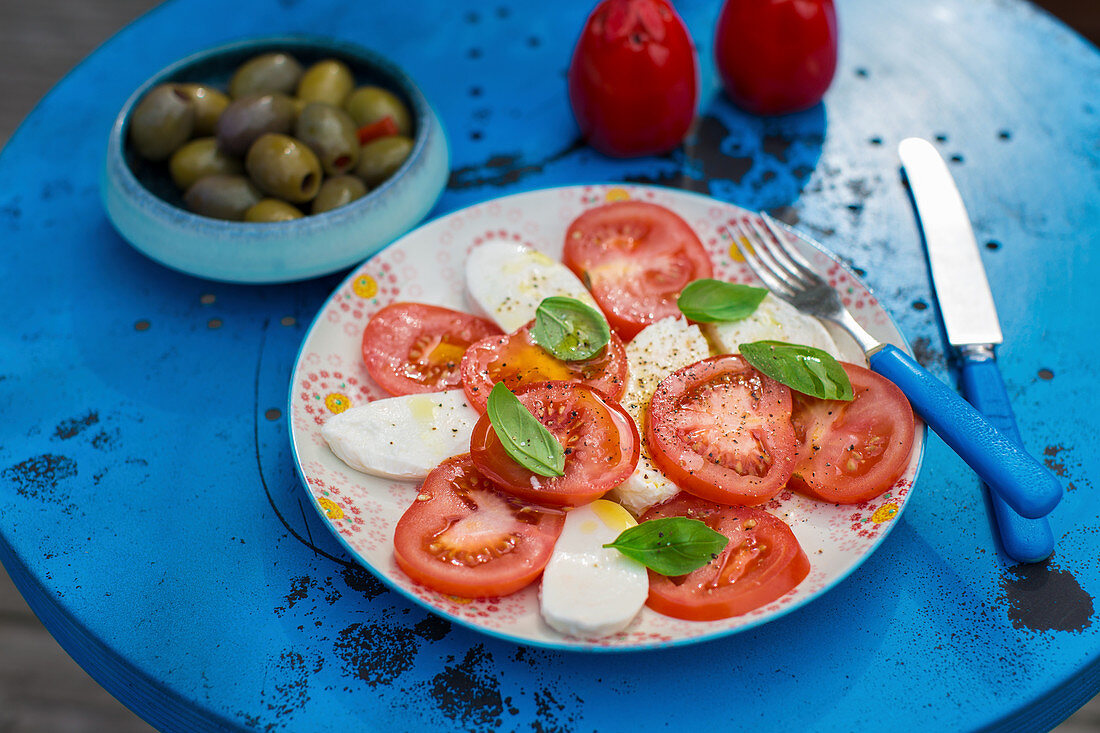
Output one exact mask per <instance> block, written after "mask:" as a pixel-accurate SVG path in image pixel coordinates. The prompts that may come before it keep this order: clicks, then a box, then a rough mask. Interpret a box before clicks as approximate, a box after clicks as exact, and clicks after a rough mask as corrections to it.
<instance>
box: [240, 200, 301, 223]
mask: <svg viewBox="0 0 1100 733" xmlns="http://www.w3.org/2000/svg"><path fill="white" fill-rule="evenodd" d="M301 218H302V212H301V211H298V209H297V207H294V206H291V205H290V204H288V203H287V202H286V201H280V200H279V199H264V200H263V201H260V202H258V203H255V204H253V205H252V206H251V207H249V209H248V211H246V212H244V220H245V221H253V222H275V221H290V220H291V219H301Z"/></svg>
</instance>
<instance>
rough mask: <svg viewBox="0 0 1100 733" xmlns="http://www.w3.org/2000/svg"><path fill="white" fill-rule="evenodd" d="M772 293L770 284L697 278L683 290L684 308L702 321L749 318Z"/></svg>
mask: <svg viewBox="0 0 1100 733" xmlns="http://www.w3.org/2000/svg"><path fill="white" fill-rule="evenodd" d="M767 294H768V290H767V288H755V287H753V286H752V285H739V284H737V283H727V282H722V281H721V280H711V279H704V280H695V281H693V282H690V283H688V285H687V287H686V288H684V289H683V291H681V292H680V297H679V298H677V300H676V305H678V306H680V312H681V313H683V314H684V315H685V316H687V317H688V318H690V319H691V320H693V321H696V322H698V323H713V322H715V321H740V320H741V319H742V318H748V317H749V316H751V315H752V314H753V312H754V311H755V310H756V307H757V306H758V305H760V301H762V300H764V296H766V295H767Z"/></svg>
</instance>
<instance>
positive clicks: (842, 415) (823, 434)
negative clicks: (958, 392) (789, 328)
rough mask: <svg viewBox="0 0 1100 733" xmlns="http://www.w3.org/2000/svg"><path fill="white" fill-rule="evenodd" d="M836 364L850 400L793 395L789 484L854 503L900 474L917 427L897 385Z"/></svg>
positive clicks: (876, 493)
mask: <svg viewBox="0 0 1100 733" xmlns="http://www.w3.org/2000/svg"><path fill="white" fill-rule="evenodd" d="M841 366H843V367H844V371H845V372H847V374H848V379H849V380H850V381H851V382H852V392H853V393H854V394H855V399H854V400H852V401H851V402H840V401H837V400H822V399H818V398H816V397H810V396H807V395H804V394H800V393H798V392H795V393H794V406H793V410H792V414H791V422H792V423H793V424H794V430H795V435H796V436H797V438H798V442H799V445H798V449H797V458H796V460H795V466H794V472H793V474H792V475H791V481H790V487H791V488H792V489H794V490H795V491H798V492H799V493H802V494H806V495H807V496H811V497H813V498H815V499H820V500H822V501H828V502H832V503H835V504H858V503H860V502H863V501H867V500H869V499H873V498H875V497H876V496H879V495H880V494H882V493H883V492H885V491H886V490H887V489H889V488H890V487H891V486H893V485H894V482H895V481H897V480H898V479H899V478H901V475H902V474H903V473H905V469H906V467H907V466H908V465H909V455H910V454H911V453H912V452H913V435H914V433H915V431H916V426H915V421H914V419H913V408H912V407H911V406H910V405H909V400H907V399H906V398H905V395H904V394H903V393H902V391H901V390H900V389H898V387H897V385H895V384H894V383H893V382H891V381H890V380H889V379H887V378H886V377H883V376H882V375H880V374H876V373H875V372H872V371H871V370H870V369H865V368H864V367H861V366H857V365H855V364H845V363H841Z"/></svg>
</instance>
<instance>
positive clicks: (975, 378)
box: [898, 137, 1054, 563]
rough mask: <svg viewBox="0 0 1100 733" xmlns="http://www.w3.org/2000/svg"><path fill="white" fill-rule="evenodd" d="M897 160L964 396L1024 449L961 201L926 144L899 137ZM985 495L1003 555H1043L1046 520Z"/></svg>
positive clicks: (1050, 544)
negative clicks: (955, 354)
mask: <svg viewBox="0 0 1100 733" xmlns="http://www.w3.org/2000/svg"><path fill="white" fill-rule="evenodd" d="M898 155H899V156H900V157H901V166H902V170H903V172H904V174H905V177H906V179H907V180H908V183H909V191H910V193H911V194H912V197H913V203H914V205H915V206H916V209H917V214H918V215H919V217H920V223H921V228H922V229H923V230H924V242H925V246H926V248H927V252H928V262H929V266H930V268H931V270H932V282H933V284H934V285H935V289H936V298H937V300H938V301H939V305H940V314H941V315H942V317H943V325H944V330H945V331H946V332H947V340H948V342H949V343H950V344H951V345H952V346H953V347H955V349H956V350H957V351H958V355H959V361H960V363H961V368H960V379H959V381H960V384H961V385H962V389H963V392H964V394H965V396H966V399H967V400H968V401H970V403H971V404H973V405H974V407H976V408H977V409H978V411H979V412H981V413H983V414H984V415H985V416H986V417H987V418H988V419H989V421H990V422H991V423H992V424H993V426H994V427H996V428H997V429H998V430H1000V431H1001V432H1002V433H1004V435H1005V436H1007V437H1008V438H1010V439H1011V440H1013V441H1015V442H1016V443H1017V444H1018V445H1020V446H1021V447H1023V440H1021V438H1020V431H1019V429H1018V428H1017V426H1016V419H1015V418H1014V417H1013V414H1012V404H1011V403H1010V402H1009V399H1008V392H1007V391H1006V390H1005V385H1004V380H1003V379H1002V378H1001V372H1000V370H999V369H998V368H997V360H996V355H995V354H994V348H995V347H996V346H997V344H1000V343H1001V342H1002V335H1001V324H1000V321H998V319H997V309H996V305H995V304H994V302H993V293H992V292H991V291H990V289H989V282H988V280H987V279H986V276H985V268H984V267H983V266H982V260H981V256H980V254H979V252H978V243H977V241H976V240H975V239H974V232H973V230H972V229H971V228H970V219H969V217H968V216H967V214H966V207H965V206H964V205H963V200H962V196H960V195H959V190H958V188H956V187H955V181H954V180H953V179H952V177H951V173H950V171H948V170H947V164H946V163H944V161H943V158H941V157H940V154H939V153H938V152H936V148H935V147H933V146H932V144H931V143H930V142H928V141H927V140H922V139H920V138H916V137H911V138H906V139H905V140H902V141H901V143H900V144H899V145H898ZM987 494H988V496H989V501H990V505H991V507H992V509H993V517H994V525H995V527H996V529H997V531H998V532H999V535H1000V538H1001V546H1002V547H1003V548H1004V551H1005V554H1007V555H1008V556H1009V557H1011V558H1012V559H1014V560H1018V561H1019V562H1024V563H1034V562H1041V561H1042V560H1045V559H1046V558H1047V557H1049V556H1050V554H1051V553H1052V552H1053V551H1054V535H1053V534H1052V533H1051V530H1050V522H1049V521H1048V520H1047V518H1046V517H1040V518H1038V519H1028V518H1026V517H1022V516H1020V515H1019V514H1017V513H1016V512H1015V511H1014V510H1013V509H1012V508H1011V507H1010V506H1009V505H1008V504H1006V503H1005V502H1004V500H1003V499H1001V498H1000V497H999V496H998V495H997V494H996V493H995V492H992V491H988V489H987Z"/></svg>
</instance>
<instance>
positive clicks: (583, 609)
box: [539, 499, 649, 637]
mask: <svg viewBox="0 0 1100 733" xmlns="http://www.w3.org/2000/svg"><path fill="white" fill-rule="evenodd" d="M635 524H637V522H636V521H634V517H632V516H630V514H629V512H627V511H626V510H625V509H623V508H622V507H621V506H619V505H618V504H615V503H613V502H610V501H605V500H603V499H597V500H596V501H594V502H592V503H591V504H586V505H584V506H580V507H577V508H576V509H572V510H570V511H569V512H568V513H567V514H566V515H565V526H564V527H563V528H562V531H561V536H559V537H558V541H557V543H556V544H555V545H554V552H553V554H552V555H551V556H550V562H548V563H547V564H546V569H545V570H544V571H543V573H542V587H541V590H540V593H539V602H540V605H541V608H542V617H543V619H545V620H546V623H547V624H549V625H550V626H551V627H552V628H554V629H557V630H558V631H560V632H561V633H563V634H568V635H570V636H580V637H594V636H606V635H607V634H613V633H615V632H616V631H622V630H623V629H625V628H626V627H627V626H629V625H630V622H631V621H632V620H633V619H634V617H635V616H636V615H637V614H638V611H640V610H641V608H642V605H644V604H645V600H646V596H647V595H648V594H649V574H648V573H647V572H646V569H645V566H644V565H642V564H641V563H639V562H638V561H636V560H631V559H630V558H628V557H627V556H626V555H623V554H622V553H621V552H619V551H618V550H616V549H614V548H609V547H604V546H603V545H605V544H607V543H609V542H613V541H614V540H615V538H616V537H618V536H619V535H620V534H621V533H622V531H623V530H625V529H627V528H628V527H633V526H634V525H635Z"/></svg>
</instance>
